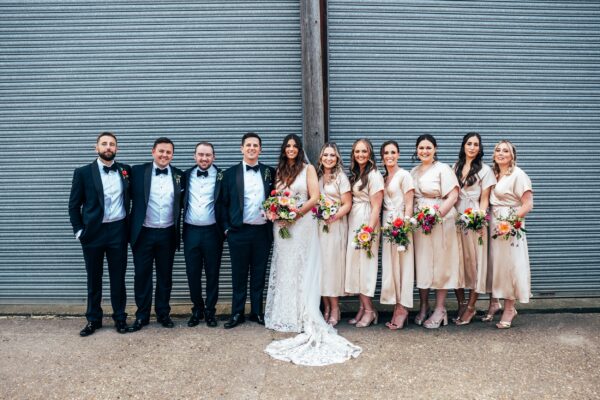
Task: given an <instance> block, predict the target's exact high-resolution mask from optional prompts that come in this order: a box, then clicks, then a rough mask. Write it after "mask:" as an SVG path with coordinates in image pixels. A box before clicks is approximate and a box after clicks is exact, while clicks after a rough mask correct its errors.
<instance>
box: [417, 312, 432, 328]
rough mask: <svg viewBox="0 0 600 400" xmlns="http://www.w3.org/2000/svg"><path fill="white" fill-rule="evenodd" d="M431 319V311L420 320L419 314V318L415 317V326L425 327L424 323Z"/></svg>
mask: <svg viewBox="0 0 600 400" xmlns="http://www.w3.org/2000/svg"><path fill="white" fill-rule="evenodd" d="M428 317H429V310H427V311H426V312H425V315H424V316H423V318H419V314H417V316H416V317H415V325H419V326H421V325H423V322H425V320H426V319H427V318H428Z"/></svg>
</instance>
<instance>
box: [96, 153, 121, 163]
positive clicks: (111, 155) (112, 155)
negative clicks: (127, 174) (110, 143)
mask: <svg viewBox="0 0 600 400" xmlns="http://www.w3.org/2000/svg"><path fill="white" fill-rule="evenodd" d="M116 155H117V153H116V152H115V153H111V152H107V151H105V152H104V153H98V157H100V158H101V159H103V160H104V161H112V160H114V159H115V156H116Z"/></svg>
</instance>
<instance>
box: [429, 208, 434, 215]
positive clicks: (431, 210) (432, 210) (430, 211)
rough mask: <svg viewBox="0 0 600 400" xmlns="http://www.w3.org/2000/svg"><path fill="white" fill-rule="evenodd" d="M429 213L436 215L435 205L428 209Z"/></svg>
mask: <svg viewBox="0 0 600 400" xmlns="http://www.w3.org/2000/svg"><path fill="white" fill-rule="evenodd" d="M427 214H429V215H435V209H434V208H433V207H431V208H430V209H429V210H427Z"/></svg>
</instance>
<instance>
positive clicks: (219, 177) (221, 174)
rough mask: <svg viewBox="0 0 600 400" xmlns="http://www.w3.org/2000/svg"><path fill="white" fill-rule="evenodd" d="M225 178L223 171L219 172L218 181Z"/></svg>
mask: <svg viewBox="0 0 600 400" xmlns="http://www.w3.org/2000/svg"><path fill="white" fill-rule="evenodd" d="M222 180H223V171H219V172H217V181H222Z"/></svg>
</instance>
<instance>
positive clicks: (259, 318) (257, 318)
mask: <svg viewBox="0 0 600 400" xmlns="http://www.w3.org/2000/svg"><path fill="white" fill-rule="evenodd" d="M248 320H249V321H252V322H256V323H257V324H259V325H264V324H265V316H264V314H250V315H249V316H248Z"/></svg>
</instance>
